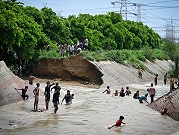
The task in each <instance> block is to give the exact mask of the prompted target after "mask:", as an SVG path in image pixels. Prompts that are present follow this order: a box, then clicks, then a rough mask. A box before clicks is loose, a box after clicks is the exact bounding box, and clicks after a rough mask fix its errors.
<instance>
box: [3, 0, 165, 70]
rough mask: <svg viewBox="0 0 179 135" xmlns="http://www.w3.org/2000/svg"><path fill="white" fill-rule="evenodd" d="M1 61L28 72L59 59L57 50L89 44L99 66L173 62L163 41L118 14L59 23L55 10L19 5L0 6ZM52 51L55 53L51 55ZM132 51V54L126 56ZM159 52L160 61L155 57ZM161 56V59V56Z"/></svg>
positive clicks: (10, 2) (12, 0) (8, 2)
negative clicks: (100, 62) (45, 61)
mask: <svg viewBox="0 0 179 135" xmlns="http://www.w3.org/2000/svg"><path fill="white" fill-rule="evenodd" d="M0 31H1V33H0V60H4V61H5V62H6V64H7V65H8V66H9V67H12V66H13V67H19V69H22V70H26V69H27V68H29V67H32V66H33V64H34V63H36V62H37V61H38V59H39V58H42V57H44V56H45V57H56V58H59V57H60V56H58V53H57V52H56V50H57V44H76V42H77V41H80V42H83V41H84V39H85V38H88V40H89V48H88V50H89V52H86V53H84V54H87V56H86V57H87V58H90V59H91V57H89V56H88V55H92V56H93V53H95V52H93V51H96V52H99V50H104V51H102V52H101V53H100V56H99V54H98V56H97V55H96V57H95V59H96V60H107V59H106V58H109V60H115V61H117V62H124V61H125V60H126V61H129V60H130V61H133V62H136V63H139V62H138V61H137V60H136V59H138V60H142V61H144V60H145V59H146V58H147V59H149V60H154V59H155V58H159V59H168V57H167V56H166V55H165V54H164V53H163V52H162V51H161V50H158V49H160V48H161V44H162V40H161V38H160V36H159V35H158V34H157V33H156V32H154V31H153V30H152V29H151V28H149V27H148V26H146V25H144V24H143V23H141V22H134V21H124V20H123V19H122V16H121V15H120V14H119V13H114V12H109V13H108V14H103V15H94V16H92V15H89V14H79V15H78V16H77V17H76V16H74V15H72V16H69V17H68V18H63V17H59V16H57V15H56V13H55V12H53V11H52V9H51V8H47V7H44V8H42V9H41V10H39V9H36V8H35V7H30V6H26V7H24V5H23V3H20V2H17V1H16V0H0ZM47 45H50V46H51V51H50V52H46V51H45V49H46V47H47ZM126 49H127V50H128V51H127V50H126ZM153 49H154V52H156V51H158V52H157V53H155V55H151V54H152V53H153ZM160 54H161V55H160Z"/></svg>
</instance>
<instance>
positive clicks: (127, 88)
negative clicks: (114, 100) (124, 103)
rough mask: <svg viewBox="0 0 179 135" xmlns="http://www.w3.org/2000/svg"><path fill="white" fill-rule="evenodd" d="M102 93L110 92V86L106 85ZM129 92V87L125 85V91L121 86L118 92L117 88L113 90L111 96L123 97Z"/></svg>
mask: <svg viewBox="0 0 179 135" xmlns="http://www.w3.org/2000/svg"><path fill="white" fill-rule="evenodd" d="M103 93H106V94H111V90H110V87H109V86H107V88H106V90H104V91H103V92H102V94H103ZM130 94H131V91H130V90H129V87H128V86H127V87H126V91H125V90H124V88H123V87H122V88H121V91H120V92H118V90H115V92H114V93H113V94H112V96H120V97H124V96H125V95H126V96H129V95H130Z"/></svg>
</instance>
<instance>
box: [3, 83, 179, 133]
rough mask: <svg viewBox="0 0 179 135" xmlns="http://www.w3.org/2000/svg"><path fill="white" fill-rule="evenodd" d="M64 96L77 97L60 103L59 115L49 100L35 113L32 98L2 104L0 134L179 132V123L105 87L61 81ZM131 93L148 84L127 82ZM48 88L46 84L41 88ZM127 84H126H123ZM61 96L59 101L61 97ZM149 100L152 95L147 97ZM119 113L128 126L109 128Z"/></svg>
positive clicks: (161, 88) (162, 90)
mask: <svg viewBox="0 0 179 135" xmlns="http://www.w3.org/2000/svg"><path fill="white" fill-rule="evenodd" d="M60 85H61V87H62V90H61V99H62V98H63V96H64V94H65V93H66V90H67V89H70V90H71V91H72V92H73V93H74V94H75V97H74V99H73V104H71V105H65V104H63V105H59V110H58V111H57V114H53V109H54V108H53V104H52V102H50V107H49V110H47V111H44V112H32V111H31V110H32V109H33V101H34V99H30V100H28V101H25V102H24V101H21V102H18V103H14V104H10V105H5V106H1V107H0V134H1V135H8V134H9V135H25V134H31V135H36V134H39V135H40V134H43V135H49V134H51V135H57V134H58V135H59V134H60V135H72V134H73V135H84V134H85V135H117V134H122V135H130V134H131V135H169V134H174V133H175V134H178V132H177V131H178V130H179V128H178V127H179V122H178V121H174V120H173V119H171V118H170V117H168V116H161V115H160V113H158V112H156V111H154V110H152V109H151V108H149V107H147V106H146V103H143V104H140V103H139V102H138V100H135V99H133V98H132V95H133V94H132V95H130V96H126V97H114V96H111V95H112V94H110V95H107V94H102V92H103V91H104V90H105V86H102V87H101V88H99V89H96V88H89V87H86V86H84V85H81V84H79V85H77V84H75V85H71V84H60ZM128 86H129V87H130V90H132V93H134V92H135V91H136V90H140V94H141V95H142V94H144V93H145V92H146V86H145V85H138V84H131V85H128ZM44 87H45V83H43V84H42V85H41V88H44ZM121 87H122V86H115V87H114V86H113V87H111V91H112V92H114V91H115V90H116V89H118V90H120V89H121ZM124 87H126V86H124ZM156 89H157V95H156V96H158V97H159V96H161V95H162V94H164V93H167V91H168V89H169V86H157V87H156ZM51 97H52V95H51ZM61 99H60V100H61ZM148 101H150V98H149V97H148ZM39 108H45V102H44V96H41V97H40V101H39ZM120 115H123V116H124V117H125V119H124V122H125V123H126V124H125V125H122V126H121V127H117V128H116V127H114V128H112V129H107V127H108V126H109V125H112V124H114V123H115V121H116V120H117V119H118V117H119V116H120Z"/></svg>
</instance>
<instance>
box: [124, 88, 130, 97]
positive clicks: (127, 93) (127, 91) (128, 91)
mask: <svg viewBox="0 0 179 135" xmlns="http://www.w3.org/2000/svg"><path fill="white" fill-rule="evenodd" d="M125 93H126V96H129V95H130V94H131V91H130V90H129V87H128V86H127V87H126V92H125Z"/></svg>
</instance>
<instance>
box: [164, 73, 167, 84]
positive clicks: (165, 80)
mask: <svg viewBox="0 0 179 135" xmlns="http://www.w3.org/2000/svg"><path fill="white" fill-rule="evenodd" d="M163 81H164V85H166V84H167V73H166V74H165V75H164V80H163Z"/></svg>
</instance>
